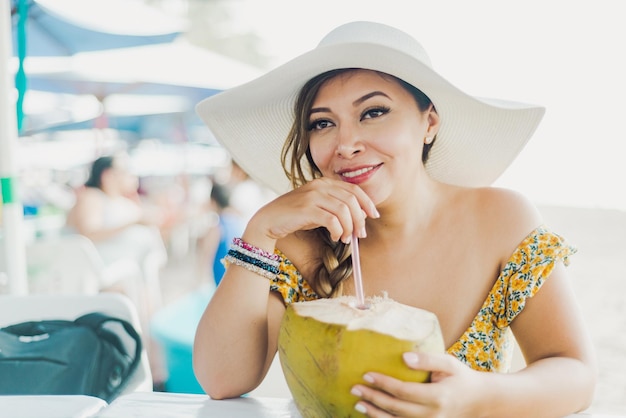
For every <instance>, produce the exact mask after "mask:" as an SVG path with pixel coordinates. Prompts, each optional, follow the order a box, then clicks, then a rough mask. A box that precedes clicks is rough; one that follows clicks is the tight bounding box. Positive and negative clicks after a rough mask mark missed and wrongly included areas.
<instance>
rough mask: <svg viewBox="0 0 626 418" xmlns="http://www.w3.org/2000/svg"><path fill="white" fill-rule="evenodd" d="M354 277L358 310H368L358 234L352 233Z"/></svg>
mask: <svg viewBox="0 0 626 418" xmlns="http://www.w3.org/2000/svg"><path fill="white" fill-rule="evenodd" d="M352 277H354V290H355V291H356V299H357V308H359V309H367V308H368V307H367V305H366V304H365V296H364V293H363V279H362V276H361V257H360V255H359V238H358V237H357V236H356V232H353V233H352Z"/></svg>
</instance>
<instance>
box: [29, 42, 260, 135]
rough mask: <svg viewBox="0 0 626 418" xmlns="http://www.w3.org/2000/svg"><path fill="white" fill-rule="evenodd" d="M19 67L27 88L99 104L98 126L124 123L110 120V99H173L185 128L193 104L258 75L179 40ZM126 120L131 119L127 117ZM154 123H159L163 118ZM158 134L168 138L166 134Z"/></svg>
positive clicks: (41, 60) (34, 60) (112, 111)
mask: <svg viewBox="0 0 626 418" xmlns="http://www.w3.org/2000/svg"><path fill="white" fill-rule="evenodd" d="M25 64H26V65H25V68H26V70H27V74H28V77H29V80H30V84H31V88H33V89H37V90H41V91H49V92H56V93H66V94H68V93H69V94H79V95H83V94H93V95H95V96H96V97H98V98H99V99H100V100H101V101H102V103H103V112H104V117H103V118H102V120H105V119H109V120H111V121H114V120H116V121H118V122H120V123H125V122H128V121H129V119H128V118H127V120H125V121H122V120H120V119H119V118H117V119H113V116H114V114H115V113H116V112H115V109H113V107H112V103H111V102H112V101H111V100H109V99H110V98H111V97H112V96H118V95H120V94H122V95H125V96H126V95H129V94H132V95H144V96H149V97H154V96H155V95H159V96H163V95H169V96H179V97H181V98H184V99H185V102H186V108H181V109H179V110H177V112H179V113H183V114H184V115H182V117H183V118H186V119H187V123H188V122H189V121H193V119H197V116H195V114H194V113H193V108H194V105H195V104H196V103H197V102H198V101H200V100H201V99H204V98H206V97H208V96H211V95H213V94H215V93H217V92H219V91H222V90H224V89H227V88H230V87H233V86H235V85H239V84H242V83H244V82H246V81H249V80H251V79H253V78H255V77H258V76H259V75H260V74H261V71H260V70H259V69H257V68H256V67H252V66H250V65H247V64H244V63H241V62H239V61H236V60H233V59H231V58H228V57H225V56H223V55H221V54H217V53H215V52H212V51H209V50H207V49H204V48H201V47H198V46H195V45H193V44H191V43H189V42H188V41H186V40H184V39H181V38H179V39H177V40H176V41H174V42H170V43H167V44H158V45H147V46H140V47H132V48H120V49H114V50H107V51H94V52H83V53H78V54H75V55H73V56H71V57H29V58H28V59H27V60H26V63H25ZM120 101H121V100H119V101H118V102H120ZM143 106H145V105H141V106H140V105H137V106H133V108H134V109H136V110H135V112H136V113H135V115H136V114H138V113H140V114H147V113H146V112H144V111H143V110H142V107H143ZM161 113H162V112H161ZM127 116H132V115H131V114H128V113H127ZM145 119H146V117H142V120H145ZM158 120H159V121H160V122H162V121H163V118H158ZM180 120H181V119H179V121H180ZM132 121H133V122H134V124H135V126H137V125H138V124H140V123H141V121H140V120H139V119H138V118H136V117H135V118H132ZM198 122H199V119H198ZM151 124H152V123H151ZM82 126H83V127H85V125H84V124H83V125H82ZM100 126H102V124H100ZM110 126H111V127H118V126H115V125H110ZM144 126H145V124H144ZM161 133H162V134H163V135H169V133H168V132H167V131H166V130H162V132H161Z"/></svg>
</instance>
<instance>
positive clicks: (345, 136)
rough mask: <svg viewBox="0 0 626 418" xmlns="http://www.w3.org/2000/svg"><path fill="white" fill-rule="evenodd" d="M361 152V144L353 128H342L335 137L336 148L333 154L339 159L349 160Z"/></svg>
mask: <svg viewBox="0 0 626 418" xmlns="http://www.w3.org/2000/svg"><path fill="white" fill-rule="evenodd" d="M362 150H363V144H362V142H361V140H360V139H359V136H358V134H357V131H356V130H355V129H353V128H350V127H346V126H342V127H341V128H340V129H339V134H338V136H337V148H336V150H335V152H336V153H337V155H338V156H339V157H342V158H351V157H353V156H354V155H355V154H358V153H359V152H361V151H362Z"/></svg>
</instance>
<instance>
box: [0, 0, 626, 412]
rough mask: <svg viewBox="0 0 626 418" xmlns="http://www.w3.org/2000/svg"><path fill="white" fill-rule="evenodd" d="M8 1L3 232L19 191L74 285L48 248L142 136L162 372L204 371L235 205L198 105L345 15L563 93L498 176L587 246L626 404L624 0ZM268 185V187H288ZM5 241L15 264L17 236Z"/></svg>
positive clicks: (533, 87) (31, 259)
mask: <svg viewBox="0 0 626 418" xmlns="http://www.w3.org/2000/svg"><path fill="white" fill-rule="evenodd" d="M5 2H8V3H10V11H11V17H10V30H8V29H9V28H7V30H6V31H3V32H2V34H1V36H2V37H5V36H7V34H10V37H11V46H10V54H9V55H10V57H8V62H6V63H4V64H3V65H5V67H6V69H7V71H8V73H9V74H10V76H11V81H12V82H13V81H14V83H12V85H11V88H10V91H9V92H7V93H6V94H8V95H9V96H10V99H11V100H10V101H9V102H10V104H11V106H14V107H15V108H14V109H13V108H12V107H11V108H10V109H8V110H7V112H11V111H12V112H14V113H13V116H11V117H15V120H16V135H15V141H14V144H15V146H14V147H10V148H0V153H3V154H4V155H0V174H1V177H2V179H3V202H4V207H3V209H4V210H3V211H2V218H0V222H3V232H4V238H3V240H2V241H0V242H4V246H5V247H6V246H7V243H8V244H9V245H11V244H10V243H9V242H8V238H9V237H10V236H12V234H13V233H14V232H12V231H13V229H12V228H13V224H14V222H15V218H14V217H13V216H14V214H13V212H12V211H10V210H8V207H9V206H12V205H14V204H16V203H18V204H19V205H20V212H21V213H20V221H23V223H22V227H21V228H19V229H18V232H19V235H20V239H21V240H23V242H24V244H25V245H26V249H27V252H26V260H25V263H26V273H25V274H26V280H27V282H28V286H29V288H30V292H33V291H42V292H43V291H60V290H63V289H60V288H59V286H62V285H60V284H58V283H57V284H55V285H53V284H51V279H50V278H49V277H43V276H42V273H41V270H42V269H43V267H42V266H43V264H41V263H43V262H40V261H37V259H36V257H35V255H34V254H35V253H34V251H31V250H29V248H31V247H32V246H34V245H35V243H37V242H40V241H44V240H47V239H52V238H55V237H58V236H62V235H64V234H65V233H66V232H67V225H66V220H67V216H68V213H69V212H70V210H71V209H72V208H73V207H74V206H75V205H76V199H77V193H78V192H79V191H80V190H81V188H82V187H84V183H85V181H86V180H87V177H88V176H89V170H90V167H91V165H92V163H93V162H94V161H95V160H96V159H97V158H98V157H100V156H103V155H110V154H113V153H115V152H119V151H123V152H124V153H126V154H127V155H128V157H129V166H128V169H129V171H130V172H131V173H132V175H134V176H136V178H137V180H138V193H139V196H140V199H141V201H142V204H145V205H149V207H150V208H152V209H153V210H155V211H159V213H160V214H161V216H162V217H163V218H167V221H162V222H161V223H160V224H159V226H160V229H159V232H160V234H161V238H162V240H163V245H164V247H165V250H166V257H165V258H164V261H163V262H162V263H160V264H158V265H157V267H156V268H157V269H158V282H159V289H158V293H159V297H160V298H161V299H160V301H159V302H158V303H157V304H156V305H154V306H153V308H154V309H152V310H150V313H149V318H148V319H147V323H148V326H150V328H151V330H152V335H153V336H154V338H155V342H156V346H158V347H160V348H158V349H156V350H155V353H156V354H155V357H158V356H160V357H159V358H161V359H163V361H162V362H161V363H160V364H161V371H160V372H159V370H158V366H155V376H157V378H156V379H155V387H157V388H158V389H162V390H170V391H188V392H193V391H197V390H198V387H197V384H196V382H195V380H194V378H193V375H192V374H190V373H191V372H190V365H189V361H190V360H189V356H190V352H189V345H190V341H192V338H193V329H194V327H195V321H197V317H198V315H199V312H201V309H202V307H203V306H204V304H206V301H207V300H208V298H209V297H210V294H211V289H212V287H214V281H215V280H214V277H213V275H214V273H213V270H212V268H211V267H210V263H212V257H213V254H214V252H215V249H214V248H213V246H212V244H211V242H212V241H211V240H212V239H213V238H211V231H212V228H213V227H214V226H215V225H216V224H217V223H218V222H219V218H220V213H222V212H221V209H220V208H219V207H216V206H215V205H214V203H215V202H213V201H212V199H211V190H212V188H213V186H214V185H215V184H218V183H219V184H231V183H233V182H234V180H233V170H234V168H233V166H232V164H231V161H230V157H229V155H228V154H227V153H226V152H225V151H224V150H223V149H222V148H221V147H220V146H219V144H217V143H216V141H215V140H214V138H213V137H212V135H211V133H210V132H209V131H208V130H207V129H206V128H205V127H204V126H203V124H202V123H201V122H200V120H199V119H198V117H197V116H196V115H195V113H194V106H195V104H196V103H197V102H198V101H200V100H201V99H202V98H205V97H208V96H210V95H212V94H216V93H218V92H220V91H222V90H224V89H227V88H230V87H233V86H236V85H239V84H242V83H244V82H246V81H248V80H250V79H253V78H255V77H257V76H258V75H261V74H263V73H264V72H265V71H267V70H268V69H271V68H274V67H276V66H278V65H280V64H282V63H284V62H286V61H287V60H289V59H291V58H293V57H295V56H296V55H298V54H299V53H302V52H304V51H306V50H309V49H311V48H314V47H315V45H316V44H317V42H319V40H320V39H321V38H322V37H323V36H324V35H325V34H326V33H327V32H328V31H329V30H331V29H332V28H334V27H336V26H337V25H339V24H342V23H345V22H348V21H351V20H374V21H379V22H382V23H387V24H391V25H394V26H396V27H398V28H400V29H403V30H405V31H407V32H409V33H411V34H413V35H414V36H415V37H416V38H417V39H418V40H419V41H420V42H421V43H422V44H423V46H424V47H425V49H426V50H427V51H428V52H429V54H430V56H431V59H432V62H433V66H434V67H435V68H436V69H437V70H438V71H439V72H440V73H441V74H442V75H443V76H444V77H446V78H447V79H448V80H450V81H451V82H452V83H453V84H455V85H456V86H458V87H459V88H461V89H463V90H465V91H466V92H468V93H470V94H473V95H477V96H485V97H495V98H506V99H511V100H518V101H522V102H529V103H538V104H541V105H544V106H546V108H547V112H546V116H545V118H544V120H543V122H542V124H541V125H540V127H539V129H538V131H537V132H536V134H535V135H534V137H533V138H532V139H531V141H530V142H529V144H528V145H527V146H526V148H525V149H524V150H523V151H522V153H521V155H520V156H519V158H518V159H517V160H516V161H515V162H514V164H513V165H512V166H511V167H510V168H509V169H508V170H507V171H506V172H505V173H504V175H503V176H502V177H501V178H500V179H499V180H498V181H497V182H496V185H497V186H502V187H510V188H513V189H517V190H519V191H521V192H522V193H524V194H526V195H528V196H529V197H530V198H531V199H532V200H533V201H535V202H536V203H537V205H538V206H539V207H540V209H541V210H542V212H543V213H544V216H545V218H546V222H547V223H548V224H550V225H551V226H552V228H553V229H555V230H556V231H557V232H559V233H561V234H562V235H564V236H565V237H566V238H568V239H569V240H570V241H571V242H572V243H573V244H575V245H576V246H578V248H579V254H578V255H577V256H576V257H574V258H573V260H572V266H571V267H570V271H571V275H572V280H573V282H574V285H575V288H576V291H577V293H578V295H579V297H580V303H581V308H582V309H583V311H584V313H585V316H586V318H587V320H588V322H589V325H590V329H591V332H592V334H593V335H592V336H593V338H594V341H596V343H597V348H598V355H599V360H600V368H601V370H600V373H601V374H600V384H599V389H598V393H597V395H596V401H595V402H594V406H593V409H594V412H599V413H626V380H625V379H624V378H623V376H625V375H626V280H625V279H626V261H625V260H626V242H625V239H626V165H624V164H623V163H622V160H623V156H624V154H625V153H626V128H625V125H624V124H623V123H622V119H623V114H624V112H625V111H626V104H625V103H624V99H623V98H624V97H626V82H625V81H624V76H623V74H626V59H624V51H625V50H626V45H625V44H626V26H625V25H623V22H622V20H623V12H622V11H621V7H622V6H621V4H620V3H621V2H620V1H619V0H596V1H593V2H592V1H590V0H552V1H550V2H545V1H540V0H527V1H524V2H513V1H501V0H500V1H496V0H477V1H472V2H466V1H460V0H442V1H438V2H432V1H430V2H426V1H421V0H418V1H413V2H405V1H402V0H388V1H385V2H374V1H370V0H360V1H356V0H343V1H336V0H318V1H316V2H314V3H304V2H299V1H288V0H116V1H113V0H102V1H98V0H4V1H3V2H2V3H3V6H5V7H6V4H4V3H5ZM5 40H6V39H3V40H2V41H3V42H4V41H5ZM3 93H4V92H3ZM0 129H3V128H2V127H0ZM7 135H8V136H10V135H11V131H10V130H9V131H8V132H7V133H4V131H3V136H7ZM2 141H3V138H0V142H2ZM9 152H10V153H11V155H10V158H7V157H8V155H9V154H8V153H9ZM9 160H10V161H9ZM235 169H236V168H235ZM9 179H10V180H9ZM9 185H11V190H13V185H17V186H16V187H15V189H16V190H17V191H18V192H19V199H17V198H11V199H9V198H8V197H7V196H8V194H9V193H8V192H7V190H9ZM257 187H258V190H257V191H258V194H259V197H258V199H256V200H254V201H252V198H250V200H251V201H250V202H247V203H248V206H254V205H259V204H261V203H262V202H263V201H264V200H266V199H268V198H271V194H270V193H269V192H267V191H266V190H263V189H262V187H260V186H259V185H257ZM11 194H13V193H11ZM248 196H252V195H250V194H249V195H248ZM7 223H10V226H9V225H7ZM0 234H2V233H0ZM18 243H19V241H18ZM3 254H4V255H5V260H4V262H5V264H7V262H8V263H9V264H10V262H11V260H6V258H10V251H6V248H5V251H4V252H3ZM29 254H30V256H29ZM19 255H20V254H19V251H18V252H17V256H18V257H17V258H16V259H17V260H18V261H19V258H20V257H19ZM13 261H14V260H13ZM38 263H39V264H38ZM5 270H9V269H6V268H5ZM48 270H49V269H48ZM2 272H3V268H2V263H1V262H0V289H4V290H3V291H4V292H10V291H11V286H10V283H9V277H8V275H7V274H4V275H3V273H2ZM3 286H4V287H3ZM55 286H56V287H55ZM180 324H187V325H188V329H181V326H180ZM182 328H185V327H182ZM276 386H278V387H279V389H281V390H282V389H284V387H283V386H282V382H271V381H270V380H269V379H268V383H267V385H266V387H268V388H269V389H268V391H269V392H267V393H270V394H274V392H272V391H271V390H272V387H276Z"/></svg>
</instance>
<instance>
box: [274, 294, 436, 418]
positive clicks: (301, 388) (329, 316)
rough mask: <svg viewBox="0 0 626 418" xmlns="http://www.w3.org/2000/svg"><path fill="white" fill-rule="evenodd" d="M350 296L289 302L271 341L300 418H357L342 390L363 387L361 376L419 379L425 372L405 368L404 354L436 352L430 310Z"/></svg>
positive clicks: (426, 377) (425, 376)
mask: <svg viewBox="0 0 626 418" xmlns="http://www.w3.org/2000/svg"><path fill="white" fill-rule="evenodd" d="M366 306H367V309H363V308H359V307H357V300H356V298H355V297H352V296H342V297H339V298H333V299H318V300H313V301H307V302H296V303H292V304H291V305H289V306H288V307H287V310H286V312H285V315H284V317H283V320H282V323H281V326H280V332H279V337H278V355H279V359H280V363H281V366H282V369H283V374H284V375H285V380H286V382H287V386H288V387H289V390H290V392H291V394H292V396H293V399H294V402H295V404H296V406H297V408H298V410H299V411H300V413H301V414H302V416H303V417H304V418H308V417H312V418H321V417H331V418H340V417H357V416H363V415H362V414H360V413H358V412H357V411H356V410H355V409H354V405H355V404H356V402H357V401H358V398H357V397H356V396H354V395H352V394H351V393H350V389H351V388H352V386H354V385H355V384H357V383H361V384H366V382H365V381H364V380H363V375H364V374H365V373H366V372H370V371H372V372H380V373H384V374H386V375H389V376H393V377H395V378H397V379H400V380H404V381H412V382H426V381H428V380H429V378H430V374H429V373H428V372H425V371H420V370H413V369H410V368H409V367H408V366H407V365H406V364H405V363H404V361H403V360H402V354H403V353H405V352H407V351H415V352H427V353H443V352H444V343H443V337H442V335H441V329H440V327H439V321H438V320H437V317H436V315H435V314H433V313H432V312H428V311H426V310H423V309H418V308H414V307H412V306H408V305H404V304H401V303H399V302H396V301H394V300H392V299H390V298H387V297H376V298H368V299H366Z"/></svg>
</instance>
